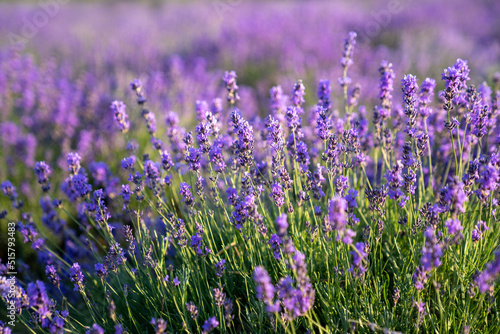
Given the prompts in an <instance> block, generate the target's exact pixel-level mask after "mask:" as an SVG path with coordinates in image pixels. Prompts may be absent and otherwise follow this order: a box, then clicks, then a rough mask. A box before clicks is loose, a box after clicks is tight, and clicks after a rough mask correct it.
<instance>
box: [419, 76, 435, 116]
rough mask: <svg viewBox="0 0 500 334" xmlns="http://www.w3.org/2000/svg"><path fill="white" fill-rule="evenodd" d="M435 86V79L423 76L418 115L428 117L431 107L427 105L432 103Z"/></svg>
mask: <svg viewBox="0 0 500 334" xmlns="http://www.w3.org/2000/svg"><path fill="white" fill-rule="evenodd" d="M435 88H436V80H434V79H431V78H425V80H424V81H422V86H421V87H420V93H419V100H418V106H419V112H420V115H421V116H422V117H424V118H426V117H428V116H429V115H430V113H431V108H430V107H429V105H430V104H431V103H432V99H433V97H434V89H435Z"/></svg>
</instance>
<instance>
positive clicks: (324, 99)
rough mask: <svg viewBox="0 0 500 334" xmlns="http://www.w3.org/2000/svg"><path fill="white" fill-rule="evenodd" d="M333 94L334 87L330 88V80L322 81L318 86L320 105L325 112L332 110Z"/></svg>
mask: <svg viewBox="0 0 500 334" xmlns="http://www.w3.org/2000/svg"><path fill="white" fill-rule="evenodd" d="M331 93H332V87H331V86H330V80H321V81H320V82H319V85H318V105H319V106H321V107H322V108H323V109H325V110H329V109H330V108H331V102H330V94H331Z"/></svg>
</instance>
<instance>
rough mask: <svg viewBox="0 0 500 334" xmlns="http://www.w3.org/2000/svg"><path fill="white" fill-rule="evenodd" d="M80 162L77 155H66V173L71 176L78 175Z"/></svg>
mask: <svg viewBox="0 0 500 334" xmlns="http://www.w3.org/2000/svg"><path fill="white" fill-rule="evenodd" d="M81 161H82V158H81V157H80V155H79V154H78V153H74V152H70V153H68V155H67V156H66V162H67V163H68V172H70V173H71V175H76V174H77V173H78V171H79V170H80V167H81V165H80V163H81Z"/></svg>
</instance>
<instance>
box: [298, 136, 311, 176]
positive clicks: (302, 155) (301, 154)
mask: <svg viewBox="0 0 500 334" xmlns="http://www.w3.org/2000/svg"><path fill="white" fill-rule="evenodd" d="M296 154H297V156H296V158H295V161H297V162H298V163H299V166H300V170H301V171H302V173H305V172H307V170H308V169H309V163H310V158H309V153H308V152H307V145H306V143H304V142H303V141H301V142H299V143H298V144H297V153H296Z"/></svg>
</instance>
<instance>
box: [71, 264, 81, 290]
mask: <svg viewBox="0 0 500 334" xmlns="http://www.w3.org/2000/svg"><path fill="white" fill-rule="evenodd" d="M69 278H70V280H71V282H73V283H74V284H75V288H74V290H73V291H79V290H83V288H84V285H83V273H82V269H81V268H80V265H79V264H78V263H74V264H73V265H72V266H71V268H70V270H69Z"/></svg>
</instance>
